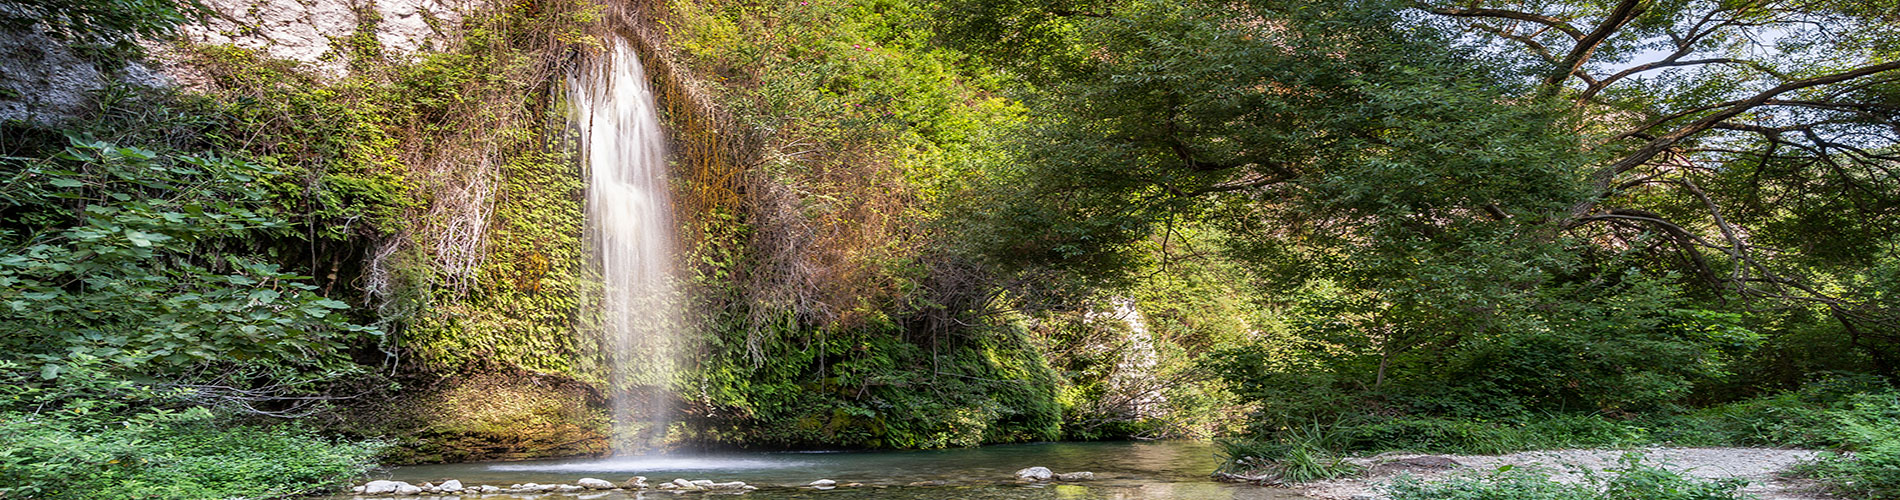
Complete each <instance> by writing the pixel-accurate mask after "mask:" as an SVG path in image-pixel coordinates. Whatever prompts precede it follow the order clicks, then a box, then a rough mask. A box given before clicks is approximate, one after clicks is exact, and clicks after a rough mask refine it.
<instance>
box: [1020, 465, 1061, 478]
mask: <svg viewBox="0 0 1900 500" xmlns="http://www.w3.org/2000/svg"><path fill="white" fill-rule="evenodd" d="M1055 475H1056V473H1054V472H1050V471H1049V468H1048V467H1030V468H1027V469H1023V470H1019V471H1016V479H1025V480H1029V481H1048V480H1049V478H1051V477H1055Z"/></svg>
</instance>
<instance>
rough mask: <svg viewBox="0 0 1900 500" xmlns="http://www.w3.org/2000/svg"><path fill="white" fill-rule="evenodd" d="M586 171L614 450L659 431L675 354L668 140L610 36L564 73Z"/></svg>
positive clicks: (639, 449)
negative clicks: (600, 50) (602, 47)
mask: <svg viewBox="0 0 1900 500" xmlns="http://www.w3.org/2000/svg"><path fill="white" fill-rule="evenodd" d="M568 92H569V95H568V98H569V102H571V103H572V104H573V115H572V116H573V126H574V128H575V129H577V131H578V132H579V135H580V152H581V156H582V162H583V165H584V167H585V169H586V172H587V179H588V184H587V239H588V243H589V246H590V247H591V249H592V251H593V253H594V254H593V262H594V264H595V265H596V266H598V267H597V268H596V270H597V271H598V272H599V275H600V277H601V285H602V288H601V295H600V297H599V309H598V318H599V321H600V327H599V329H600V334H601V339H602V341H603V342H602V344H603V347H604V348H605V349H606V350H607V352H606V353H605V354H606V356H605V357H606V358H607V362H608V369H609V374H610V377H611V378H610V391H609V392H610V394H609V396H610V397H611V399H612V400H613V406H614V439H613V451H614V453H615V454H622V455H624V454H633V453H644V452H647V451H651V450H653V449H654V448H655V447H656V445H659V444H660V442H661V440H662V439H663V438H664V437H665V434H666V427H667V422H668V421H669V420H670V416H671V415H670V414H671V408H669V406H670V403H669V400H670V399H671V398H670V391H669V390H668V385H669V382H670V381H671V379H672V375H673V371H674V368H675V364H676V363H677V362H678V356H677V352H678V347H679V345H680V339H679V338H678V337H679V332H680V327H679V325H680V322H679V314H678V311H679V308H680V304H679V303H678V301H679V295H678V294H677V293H676V292H675V290H674V275H673V231H674V228H673V219H672V216H671V211H672V207H673V205H672V201H671V197H670V196H668V187H667V181H666V141H665V136H664V135H663V134H664V131H662V130H661V129H660V117H659V114H658V112H657V108H656V106H655V103H654V100H653V92H652V91H651V90H650V89H649V88H648V86H647V79H646V74H645V72H644V70H643V69H642V67H641V66H640V59H639V56H637V55H636V54H635V53H634V51H633V49H632V47H629V46H628V45H627V41H626V40H623V39H618V38H616V39H615V40H614V41H613V46H612V47H611V50H609V51H607V52H606V53H604V54H600V55H598V56H596V57H594V58H593V59H592V61H591V62H590V63H589V64H587V65H586V67H584V68H582V69H581V70H580V71H578V72H576V73H574V74H571V75H570V76H569V78H568Z"/></svg>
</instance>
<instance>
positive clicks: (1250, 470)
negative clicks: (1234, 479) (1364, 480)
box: [1217, 425, 1364, 484]
mask: <svg viewBox="0 0 1900 500" xmlns="http://www.w3.org/2000/svg"><path fill="white" fill-rule="evenodd" d="M1217 444H1219V445H1220V447H1221V454H1222V455H1224V458H1225V459H1226V461H1225V462H1224V463H1222V464H1221V470H1220V472H1223V473H1244V474H1248V475H1250V476H1254V477H1261V478H1263V479H1264V480H1265V481H1267V482H1270V483H1273V484H1299V483H1305V482H1311V481H1322V480H1327V479H1336V478H1341V477H1347V476H1352V475H1356V474H1360V473H1362V472H1364V469H1363V468H1362V467H1360V466H1359V465H1357V464H1354V463H1352V462H1348V461H1346V456H1347V455H1346V454H1344V453H1341V452H1340V450H1341V448H1340V444H1341V442H1340V436H1339V435H1338V434H1335V433H1334V429H1332V428H1329V427H1326V426H1321V425H1309V426H1306V427H1302V428H1300V429H1297V430H1294V431H1291V432H1287V433H1283V434H1281V435H1280V437H1279V439H1278V440H1275V441H1255V440H1248V439H1224V440H1221V441H1218V442H1217Z"/></svg>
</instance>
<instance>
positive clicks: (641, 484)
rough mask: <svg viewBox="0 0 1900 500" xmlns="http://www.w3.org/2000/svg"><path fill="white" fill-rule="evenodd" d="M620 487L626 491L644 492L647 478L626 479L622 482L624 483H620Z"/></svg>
mask: <svg viewBox="0 0 1900 500" xmlns="http://www.w3.org/2000/svg"><path fill="white" fill-rule="evenodd" d="M620 487H622V488H626V489H629V490H644V489H647V477H646V476H633V477H632V478H630V479H627V481H626V482H624V483H620Z"/></svg>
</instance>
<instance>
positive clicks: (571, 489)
mask: <svg viewBox="0 0 1900 500" xmlns="http://www.w3.org/2000/svg"><path fill="white" fill-rule="evenodd" d="M554 491H556V492H560V493H579V492H583V491H587V488H585V487H582V486H581V485H578V484H563V485H560V486H555V487H554Z"/></svg>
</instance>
